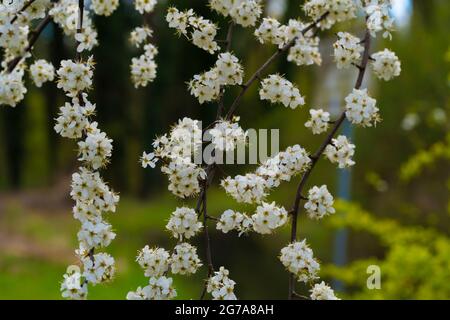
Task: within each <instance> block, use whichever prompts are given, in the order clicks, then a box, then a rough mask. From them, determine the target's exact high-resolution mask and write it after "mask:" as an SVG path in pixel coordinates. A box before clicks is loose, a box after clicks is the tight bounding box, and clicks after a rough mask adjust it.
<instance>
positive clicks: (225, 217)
mask: <svg viewBox="0 0 450 320" xmlns="http://www.w3.org/2000/svg"><path fill="white" fill-rule="evenodd" d="M252 226H253V220H252V219H251V218H250V217H249V216H248V215H247V214H245V213H240V212H238V211H233V210H230V209H228V210H226V211H225V212H224V213H222V215H221V216H220V219H219V221H218V222H217V226H216V227H217V230H221V231H222V232H223V233H228V232H230V231H231V230H236V231H238V232H239V235H240V234H242V233H245V232H247V231H249V230H250V229H251V228H252Z"/></svg>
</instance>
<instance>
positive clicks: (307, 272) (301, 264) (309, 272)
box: [280, 240, 320, 283]
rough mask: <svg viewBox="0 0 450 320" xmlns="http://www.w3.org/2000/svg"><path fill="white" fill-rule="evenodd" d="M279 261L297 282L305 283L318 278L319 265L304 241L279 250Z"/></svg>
mask: <svg viewBox="0 0 450 320" xmlns="http://www.w3.org/2000/svg"><path fill="white" fill-rule="evenodd" d="M280 261H281V263H282V264H283V265H284V266H285V267H286V269H287V270H288V271H289V272H291V273H292V274H294V276H295V277H296V278H297V280H298V281H301V282H305V283H307V282H310V281H313V280H315V279H317V278H318V276H317V273H318V271H319V269H320V265H319V263H318V262H317V260H316V259H315V258H314V256H313V251H312V250H311V248H310V247H309V246H308V245H307V244H306V240H303V241H297V242H293V243H291V244H289V245H288V246H286V247H284V248H283V249H281V255H280Z"/></svg>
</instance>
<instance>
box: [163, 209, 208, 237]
mask: <svg viewBox="0 0 450 320" xmlns="http://www.w3.org/2000/svg"><path fill="white" fill-rule="evenodd" d="M197 218H198V216H197V213H196V212H195V210H194V209H191V208H187V207H181V208H176V210H175V211H174V212H173V213H172V215H171V217H170V219H169V222H168V223H167V225H166V229H167V230H169V231H170V232H171V233H172V235H173V237H174V238H176V239H180V240H183V238H185V239H189V238H191V237H193V236H195V234H197V233H198V232H199V231H200V230H201V229H202V227H203V224H202V223H201V222H199V221H198V219H197Z"/></svg>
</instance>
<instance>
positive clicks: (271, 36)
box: [255, 18, 286, 46]
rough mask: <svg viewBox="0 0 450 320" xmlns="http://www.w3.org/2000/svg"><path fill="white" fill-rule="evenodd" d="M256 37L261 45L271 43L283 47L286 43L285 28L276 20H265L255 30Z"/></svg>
mask: <svg viewBox="0 0 450 320" xmlns="http://www.w3.org/2000/svg"><path fill="white" fill-rule="evenodd" d="M255 36H256V38H258V40H259V42H261V43H263V44H264V43H267V42H268V43H271V44H275V45H277V46H282V45H283V44H284V43H285V42H286V37H285V32H284V26H283V25H282V24H281V23H280V22H279V21H278V20H276V19H274V18H264V19H263V21H262V23H261V25H260V26H259V27H258V28H257V29H256V30H255Z"/></svg>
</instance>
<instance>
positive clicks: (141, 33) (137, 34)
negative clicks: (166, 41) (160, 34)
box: [130, 26, 153, 48]
mask: <svg viewBox="0 0 450 320" xmlns="http://www.w3.org/2000/svg"><path fill="white" fill-rule="evenodd" d="M152 35H153V31H152V30H151V29H150V28H149V27H147V26H144V27H136V28H135V29H134V30H133V31H131V34H130V42H131V44H133V45H134V46H136V47H137V48H139V47H140V46H141V44H143V43H144V42H145V41H146V40H147V39H148V38H150V37H151V36H152Z"/></svg>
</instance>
